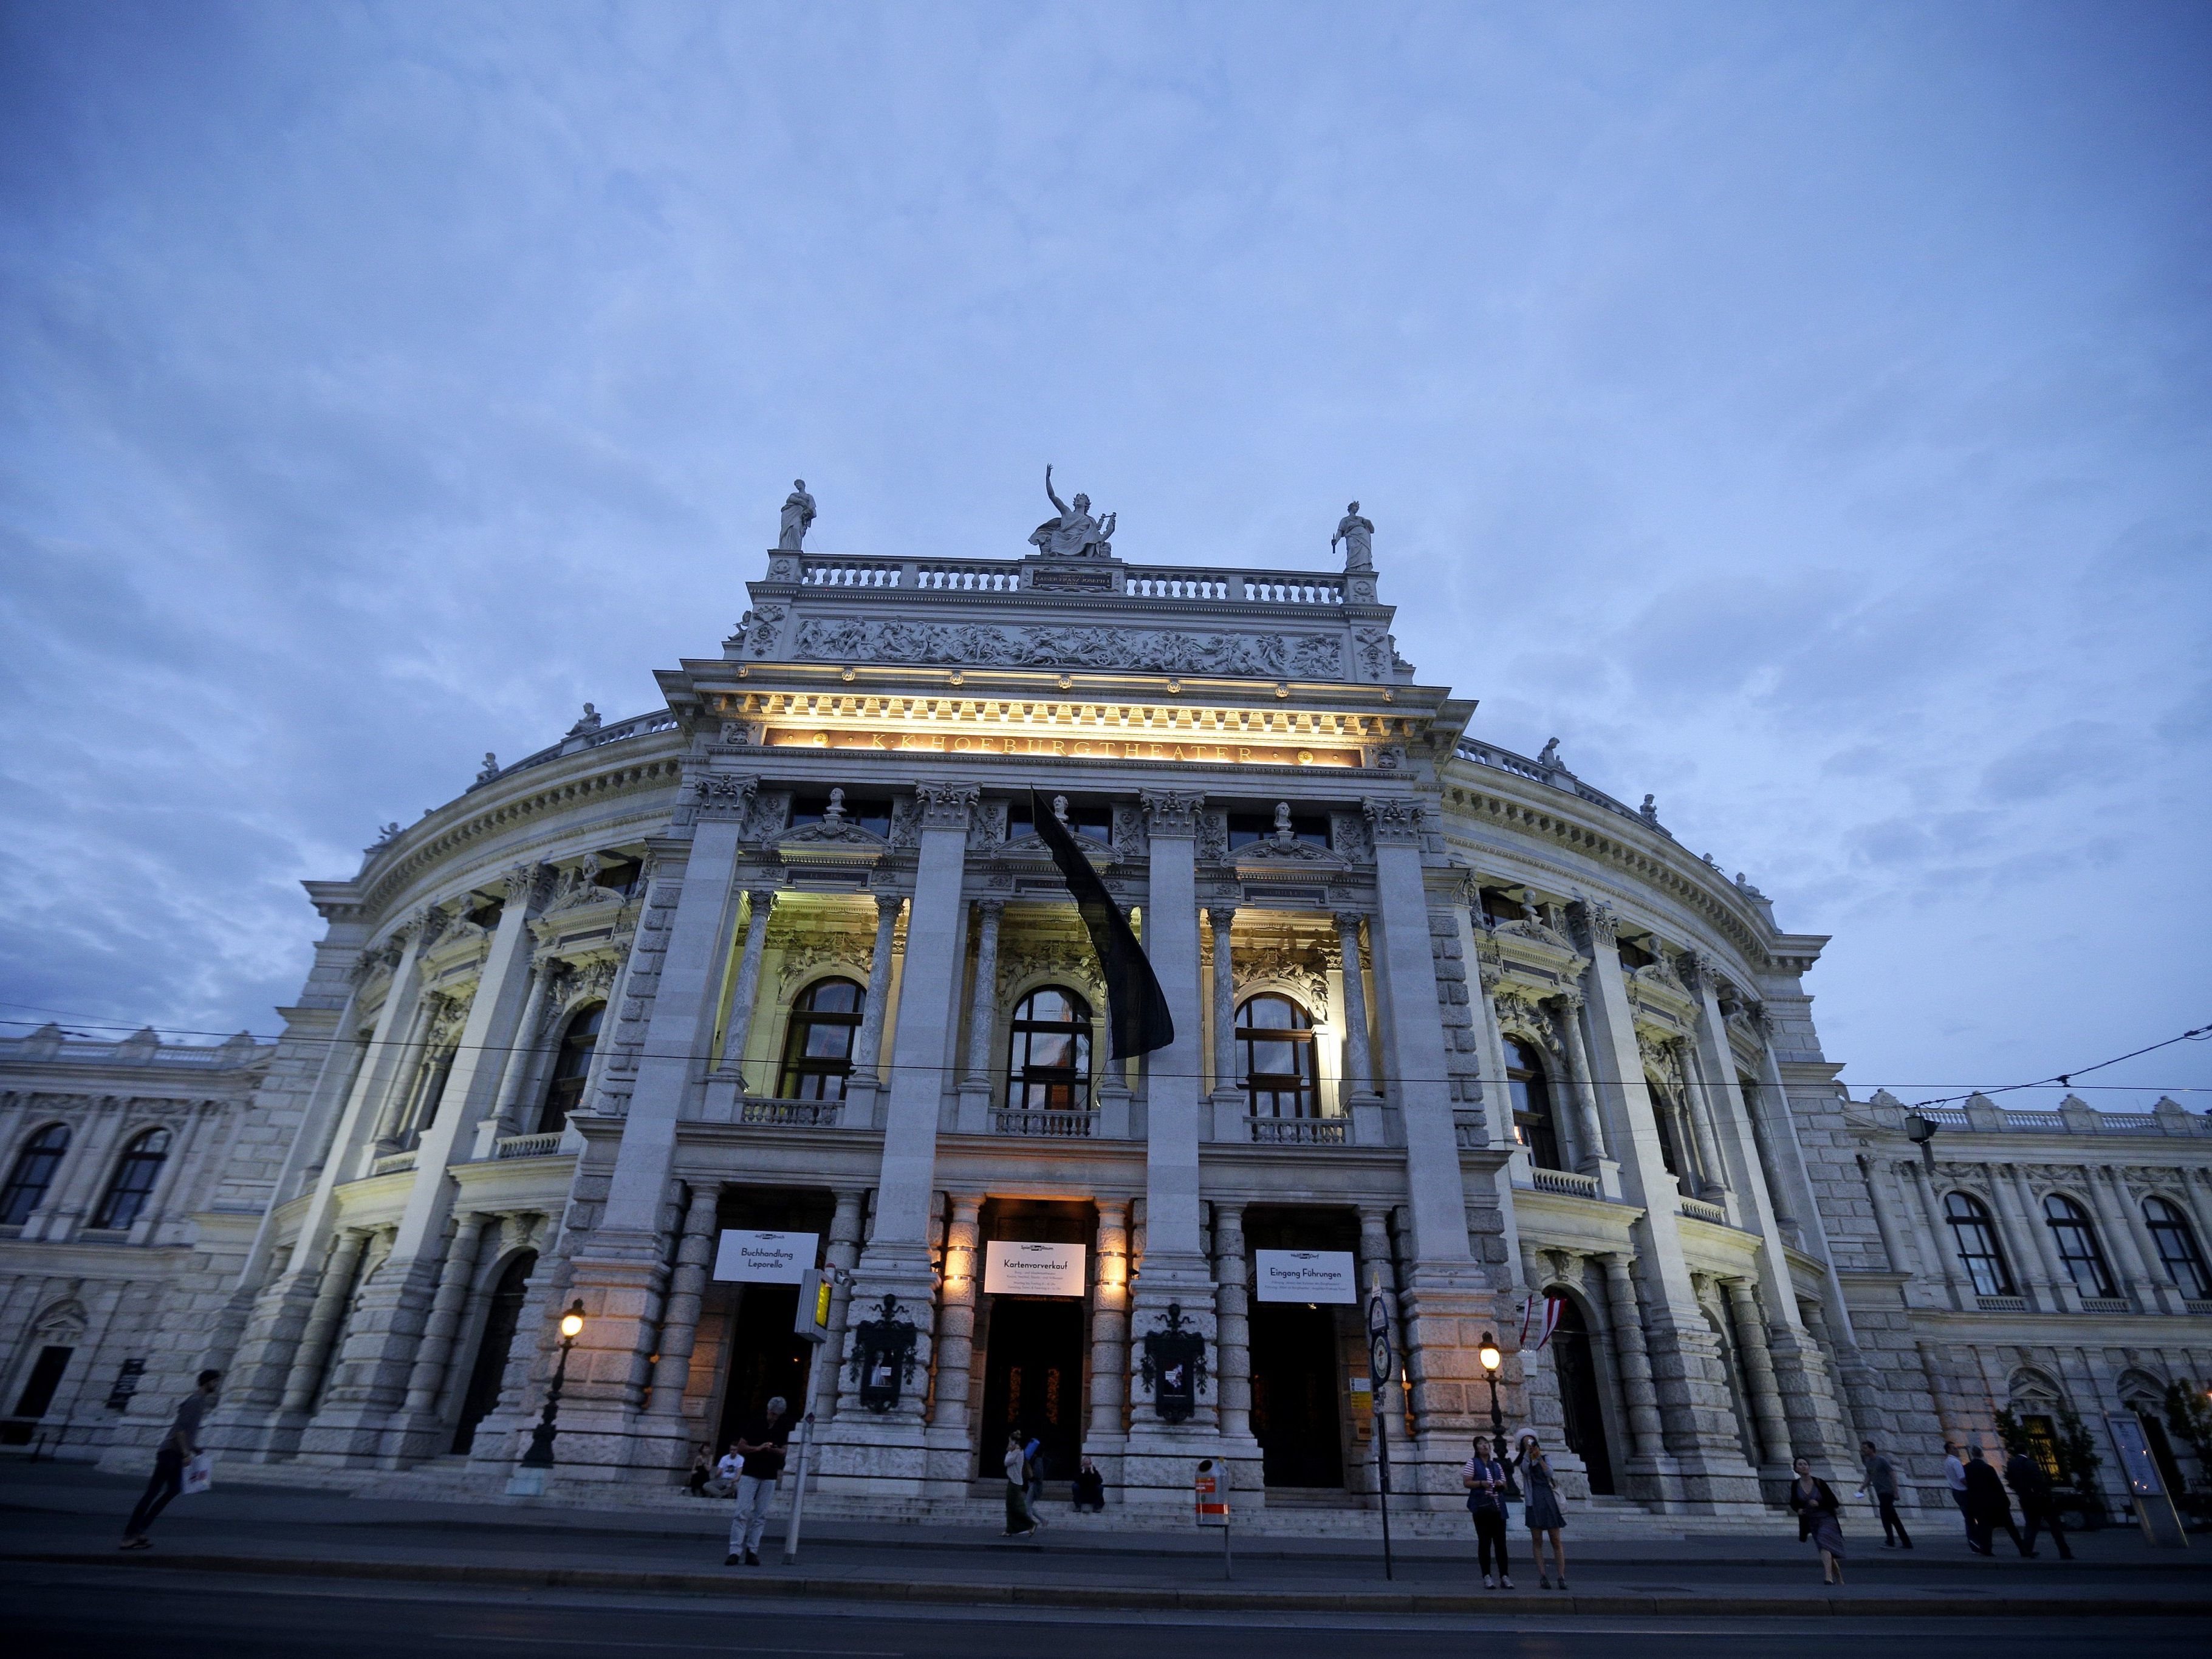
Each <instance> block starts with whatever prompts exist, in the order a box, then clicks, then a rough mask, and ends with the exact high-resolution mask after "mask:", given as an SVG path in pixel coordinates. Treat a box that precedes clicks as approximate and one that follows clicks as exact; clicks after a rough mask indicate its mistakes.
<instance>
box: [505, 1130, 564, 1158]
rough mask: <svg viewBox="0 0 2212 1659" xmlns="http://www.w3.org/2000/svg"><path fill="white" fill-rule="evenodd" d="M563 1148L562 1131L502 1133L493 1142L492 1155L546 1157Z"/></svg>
mask: <svg viewBox="0 0 2212 1659" xmlns="http://www.w3.org/2000/svg"><path fill="white" fill-rule="evenodd" d="M560 1150H561V1131H560V1130H558V1129H555V1130H553V1131H552V1132H551V1133H547V1134H542V1135H502V1136H501V1138H500V1139H498V1140H496V1141H495V1142H493V1143H492V1153H491V1155H492V1157H493V1158H544V1157H546V1156H547V1155H549V1154H550V1153H553V1152H559V1151H560Z"/></svg>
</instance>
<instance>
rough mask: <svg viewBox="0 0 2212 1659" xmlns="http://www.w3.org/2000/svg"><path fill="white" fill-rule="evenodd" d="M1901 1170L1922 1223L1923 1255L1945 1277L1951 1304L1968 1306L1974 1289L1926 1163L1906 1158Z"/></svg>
mask: <svg viewBox="0 0 2212 1659" xmlns="http://www.w3.org/2000/svg"><path fill="white" fill-rule="evenodd" d="M1898 1170H1899V1173H1900V1174H1902V1175H1903V1176H1904V1177H1905V1190H1906V1192H1907V1193H1908V1194H1910V1196H1911V1200H1912V1203H1913V1207H1914V1211H1915V1213H1916V1215H1917V1218H1918V1221H1919V1224H1920V1231H1921V1237H1922V1239H1923V1244H1924V1247H1925V1248H1924V1250H1923V1255H1924V1258H1925V1259H1926V1260H1927V1261H1929V1262H1932V1263H1933V1264H1934V1272H1935V1273H1936V1276H1937V1277H1938V1278H1940V1279H1942V1281H1943V1293H1944V1295H1945V1296H1946V1297H1948V1299H1949V1301H1950V1304H1951V1305H1952V1306H1953V1307H1954V1308H1959V1309H1966V1308H1968V1303H1967V1301H1966V1298H1967V1297H1968V1296H1969V1295H1970V1294H1972V1292H1971V1291H1970V1290H1969V1288H1968V1287H1967V1285H1966V1281H1965V1280H1964V1279H1961V1278H1960V1273H1959V1267H1958V1264H1957V1261H1956V1257H1957V1255H1958V1252H1957V1251H1956V1250H1955V1249H1953V1248H1952V1245H1953V1243H1954V1241H1953V1239H1952V1237H1951V1230H1950V1226H1949V1224H1948V1223H1947V1222H1946V1221H1945V1220H1944V1219H1943V1216H1942V1202H1941V1201H1940V1200H1938V1199H1937V1198H1936V1190H1935V1188H1934V1187H1933V1185H1932V1184H1931V1183H1930V1182H1929V1177H1928V1169H1927V1166H1926V1165H1925V1164H1923V1163H1922V1162H1921V1161H1920V1160H1919V1159H1918V1158H1907V1159H1905V1161H1904V1162H1903V1163H1901V1164H1899V1165H1898Z"/></svg>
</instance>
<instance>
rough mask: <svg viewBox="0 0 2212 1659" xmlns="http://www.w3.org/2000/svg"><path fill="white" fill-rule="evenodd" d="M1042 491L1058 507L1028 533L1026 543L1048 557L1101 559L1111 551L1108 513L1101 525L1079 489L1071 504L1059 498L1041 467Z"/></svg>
mask: <svg viewBox="0 0 2212 1659" xmlns="http://www.w3.org/2000/svg"><path fill="white" fill-rule="evenodd" d="M1044 493H1045V494H1046V495H1048V496H1050V497H1051V499H1052V504H1053V505H1054V507H1058V508H1059V509H1060V516H1059V517H1058V518H1056V519H1047V520H1045V521H1044V522H1043V523H1042V524H1041V525H1039V526H1037V527H1036V529H1035V530H1032V531H1031V532H1030V546H1032V547H1034V548H1036V549H1037V550H1039V551H1040V552H1042V554H1043V555H1044V556H1045V557H1047V558H1048V559H1105V558H1111V557H1112V556H1113V554H1114V541H1113V538H1114V520H1115V514H1113V513H1108V514H1107V515H1106V520H1105V522H1104V523H1103V524H1101V523H1100V522H1099V521H1098V520H1096V519H1094V518H1092V517H1091V497H1090V496H1088V495H1085V494H1084V493H1083V492H1082V491H1081V490H1078V491H1076V492H1075V504H1074V505H1073V507H1071V506H1069V505H1068V504H1067V503H1066V501H1062V500H1060V492H1059V491H1057V490H1055V489H1054V488H1053V487H1052V468H1051V466H1050V465H1047V466H1046V467H1045V470H1044Z"/></svg>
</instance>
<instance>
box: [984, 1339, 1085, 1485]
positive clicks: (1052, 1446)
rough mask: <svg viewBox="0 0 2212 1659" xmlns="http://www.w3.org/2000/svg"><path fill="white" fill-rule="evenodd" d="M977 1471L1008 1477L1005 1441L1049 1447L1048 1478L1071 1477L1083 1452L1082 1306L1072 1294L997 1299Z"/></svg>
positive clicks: (1042, 1453) (1043, 1453)
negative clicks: (1016, 1435)
mask: <svg viewBox="0 0 2212 1659" xmlns="http://www.w3.org/2000/svg"><path fill="white" fill-rule="evenodd" d="M990 1320H991V1324H990V1329H989V1331H988V1333H987V1346H986V1347H985V1350H984V1367H983V1424H982V1445H981V1449H980V1450H979V1454H978V1456H977V1459H976V1462H977V1467H978V1468H979V1469H980V1471H981V1473H982V1474H984V1475H986V1476H989V1475H998V1476H1000V1477H1001V1478H1003V1477H1004V1475H1005V1474H1006V1437H1007V1436H1008V1435H1010V1434H1013V1433H1016V1432H1018V1433H1019V1434H1020V1435H1021V1437H1022V1438H1023V1440H1024V1442H1027V1441H1029V1440H1031V1439H1035V1440H1038V1441H1041V1442H1042V1447H1041V1448H1040V1449H1039V1451H1038V1456H1039V1457H1040V1458H1041V1459H1042V1462H1043V1464H1044V1474H1045V1479H1046V1480H1073V1479H1074V1477H1075V1472H1076V1469H1077V1468H1078V1467H1079V1462H1080V1460H1081V1458H1082V1455H1083V1403H1084V1402H1083V1304H1081V1303H1080V1302H1078V1301H1076V1300H1075V1299H1074V1298H1073V1297H1041V1296H998V1297H992V1298H991V1310H990Z"/></svg>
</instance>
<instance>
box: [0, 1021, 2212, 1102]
mask: <svg viewBox="0 0 2212 1659" xmlns="http://www.w3.org/2000/svg"><path fill="white" fill-rule="evenodd" d="M0 1008H27V1009H30V1010H31V1011H32V1012H34V1013H45V1014H58V1015H62V1016H63V1017H64V1018H70V1019H71V1020H72V1021H73V1022H74V1023H75V1024H79V1025H88V1026H90V1027H91V1028H92V1029H93V1030H98V1031H123V1032H126V1033H127V1032H132V1031H143V1030H151V1031H153V1032H154V1033H155V1035H156V1036H162V1035H167V1036H203V1037H224V1038H228V1037H232V1036H237V1035H238V1033H236V1032H232V1031H210V1030H198V1029H196V1028H194V1027H191V1026H182V1025H154V1024H150V1023H148V1022H142V1023H140V1024H137V1025H111V1024H107V1023H106V1022H105V1021H101V1020H96V1019H88V1018H82V1017H79V1016H76V1015H70V1014H67V1013H65V1012H64V1011H63V1010H61V1009H55V1008H45V1007H41V1006H39V1005H37V1004H35V1003H26V1002H0ZM29 1024H32V1022H31V1021H29V1020H27V1019H14V1018H9V1017H7V1016H5V1015H0V1025H29ZM78 1035H81V1034H78ZM246 1036H251V1037H252V1038H253V1040H254V1041H255V1042H270V1043H274V1042H280V1041H283V1040H285V1039H283V1037H281V1036H265V1035H263V1034H261V1033H258V1032H253V1031H249V1032H246ZM2208 1039H2212V1024H2204V1025H2198V1026H2195V1027H2192V1028H2191V1029H2190V1030H2186V1031H2184V1032H2182V1033H2181V1034H2180V1035H2179V1036H2170V1037H2167V1038H2166V1040H2165V1041H2164V1042H2154V1043H2150V1044H2148V1045H2147V1046H2146V1047H2144V1048H2135V1049H2130V1051H2129V1052H2128V1053H2126V1054H2115V1055H2114V1056H2113V1057H2112V1059H2110V1060H2099V1061H2097V1062H2096V1063H2095V1064H2094V1065H2091V1066H2076V1067H2075V1069H2073V1070H2072V1071H2070V1072H2060V1073H2057V1074H2056V1075H2054V1076H2051V1077H2047V1078H2043V1079H2039V1080H2037V1081H2035V1082H2033V1083H2003V1084H1996V1085H1990V1086H1989V1087H1986V1088H1979V1087H1973V1086H1967V1087H1966V1092H1965V1093H1964V1094H1956V1095H1942V1096H1938V1097H1936V1098H1934V1099H1932V1100H1923V1101H1918V1102H1916V1103H1914V1104H1915V1105H1916V1106H1948V1105H1950V1104H1952V1103H1954V1102H1958V1101H1963V1100H1969V1099H1972V1097H1974V1096H1976V1095H1980V1096H1983V1097H1989V1096H1991V1095H2005V1094H2015V1093H2018V1092H2020V1091H2022V1090H2027V1089H2072V1090H2075V1091H2081V1090H2084V1089H2087V1090H2095V1091H2111V1092H2113V1093H2125V1094H2137V1093H2147V1092H2148V1091H2151V1090H2154V1089H2155V1090H2158V1091H2160V1092H2161V1093H2165V1094H2206V1093H2212V1084H2196V1083H2166V1084H2161V1083H2081V1084H2077V1083H2075V1081H2074V1079H2075V1078H2077V1077H2083V1076H2086V1075H2087V1074H2088V1073H2091V1072H2101V1071H2103V1070H2105V1069H2106V1067H2107V1066H2118V1065H2119V1064H2120V1063H2121V1062H2122V1061H2124V1060H2135V1059H2137V1058H2139V1057H2140V1056H2142V1055H2143V1054H2155V1053H2157V1052H2158V1051H2159V1050H2160V1049H2161V1048H2172V1047H2173V1046H2174V1045H2175V1044H2176V1043H2179V1042H2204V1041H2206V1040H2208ZM94 1040H96V1039H94ZM289 1040H290V1041H292V1042H299V1043H313V1042H324V1043H331V1044H336V1043H340V1042H353V1043H356V1044H360V1045H361V1046H363V1047H368V1046H373V1044H374V1039H373V1038H370V1039H363V1038H361V1037H338V1036H328V1037H316V1036H295V1037H292V1038H290V1039H289ZM386 1041H387V1042H388V1044H389V1045H390V1046H391V1047H393V1048H404V1047H405V1046H406V1043H405V1041H404V1039H402V1038H398V1037H392V1038H388V1039H386ZM194 1046H198V1045H194ZM462 1046H463V1045H460V1044H456V1045H455V1048H454V1051H455V1052H456V1053H459V1051H460V1048H461V1047H462ZM543 1046H544V1045H543V1044H532V1043H527V1042H485V1043H471V1044H468V1045H466V1047H467V1048H468V1051H469V1052H470V1053H471V1054H520V1053H522V1052H524V1051H525V1050H526V1049H529V1048H535V1047H543ZM637 1052H638V1058H640V1059H641V1060H682V1059H686V1058H688V1057H689V1054H688V1052H687V1053H684V1054H678V1053H674V1052H669V1053H663V1052H660V1051H659V1050H654V1049H642V1048H641V1049H640V1050H638V1051H637ZM882 1067H883V1069H884V1070H886V1071H893V1072H937V1073H947V1074H959V1073H963V1072H964V1068H963V1067H962V1066H912V1065H906V1066H902V1065H900V1064H898V1063H897V1062H896V1061H893V1060H884V1061H883V1062H882ZM1146 1070H1147V1071H1148V1072H1149V1073H1150V1074H1151V1075H1152V1076H1153V1077H1196V1078H1199V1079H1204V1078H1205V1076H1206V1073H1205V1072H1204V1071H1199V1072H1194V1073H1183V1072H1170V1071H1166V1070H1164V1069H1162V1068H1161V1067H1158V1066H1147V1067H1146ZM1379 1075H1380V1080H1381V1081H1383V1082H1385V1083H1458V1082H1466V1081H1468V1080H1469V1077H1470V1074H1468V1073H1449V1074H1447V1075H1445V1076H1443V1077H1413V1076H1401V1075H1399V1074H1397V1073H1388V1072H1386V1073H1380V1074H1379ZM1472 1080H1473V1081H1474V1082H1477V1083H1480V1084H1483V1085H1486V1086H1487V1085H1498V1086H1499V1087H1503V1086H1504V1085H1505V1084H1506V1083H1507V1082H1508V1081H1509V1079H1505V1078H1492V1077H1485V1076H1482V1075H1481V1074H1480V1073H1475V1074H1473V1076H1472ZM1590 1081H1591V1082H1592V1083H1593V1084H1602V1085H1613V1086H1615V1087H1619V1086H1623V1085H1637V1084H1642V1083H1644V1082H1645V1081H1646V1079H1643V1078H1641V1077H1636V1078H1600V1077H1594V1078H1592V1079H1590ZM1856 1086H1857V1087H1859V1088H1862V1089H1867V1088H1872V1089H1951V1088H1958V1087H1960V1086H1961V1085H1958V1084H1955V1083H1948V1082H1947V1083H1903V1082H1895V1081H1890V1082H1879V1081H1869V1080H1868V1079H1859V1080H1858V1081H1857V1085H1856Z"/></svg>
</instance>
